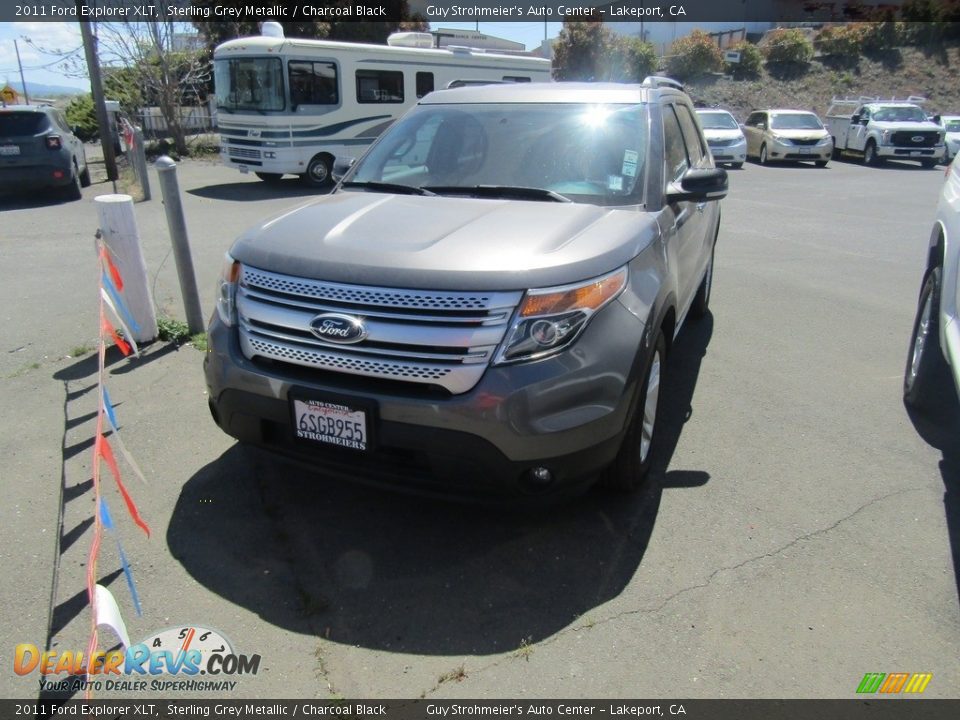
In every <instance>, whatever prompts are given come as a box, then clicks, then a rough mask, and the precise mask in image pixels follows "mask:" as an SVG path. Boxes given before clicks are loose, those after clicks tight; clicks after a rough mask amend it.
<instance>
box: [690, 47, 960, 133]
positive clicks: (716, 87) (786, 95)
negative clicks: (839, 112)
mask: <svg viewBox="0 0 960 720" xmlns="http://www.w3.org/2000/svg"><path fill="white" fill-rule="evenodd" d="M958 70H960V47H957V46H953V47H950V48H947V49H944V50H940V51H938V52H924V51H923V50H920V49H917V48H912V47H905V48H900V49H897V50H891V51H887V52H886V53H885V54H884V55H883V56H882V57H879V56H874V57H871V58H867V57H861V58H860V59H859V61H858V62H856V63H855V64H842V63H834V62H830V61H829V60H828V59H824V60H814V61H813V62H811V63H810V65H809V66H808V67H807V69H806V72H803V71H802V69H800V68H796V67H780V68H774V69H773V72H772V73H771V72H770V70H769V69H766V68H765V69H764V70H763V76H762V77H761V78H759V79H757V80H732V79H729V78H722V77H708V78H703V79H699V80H693V81H690V82H688V83H687V91H688V92H689V93H690V96H691V97H692V98H693V99H694V100H695V101H698V102H703V103H705V104H706V105H718V106H720V107H723V108H726V109H728V110H730V111H731V112H732V113H733V114H734V115H736V116H737V118H738V119H739V120H740V121H743V120H744V119H746V116H747V114H748V113H749V112H750V111H751V110H753V109H756V108H770V107H790V108H797V109H799V110H812V111H814V112H816V113H817V114H818V115H820V116H821V117H822V116H823V115H824V114H826V112H827V108H828V107H829V106H830V99H831V98H832V97H834V96H837V97H854V98H856V97H859V96H860V95H869V96H871V97H875V96H879V97H882V98H890V97H892V96H896V97H897V98H898V99H899V98H904V99H905V98H906V97H907V96H909V95H922V96H924V97H926V98H927V99H928V102H927V103H926V104H925V105H924V109H925V110H927V111H929V112H936V113H943V114H960V81H958V79H957V78H958Z"/></svg>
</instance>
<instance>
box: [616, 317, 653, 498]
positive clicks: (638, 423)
mask: <svg viewBox="0 0 960 720" xmlns="http://www.w3.org/2000/svg"><path fill="white" fill-rule="evenodd" d="M665 359H666V343H665V342H664V339H663V333H662V332H658V333H657V339H656V345H655V346H654V349H653V354H652V355H651V356H650V358H649V359H648V360H647V366H646V368H645V371H644V373H643V381H642V383H643V384H642V385H641V390H640V397H639V399H638V400H637V405H636V407H635V408H634V410H633V417H632V418H631V419H630V424H629V425H628V426H627V431H626V433H625V434H624V437H623V444H622V445H621V446H620V451H619V452H618V453H617V457H616V458H614V461H613V463H612V464H611V465H610V467H608V468H607V469H606V470H604V472H603V475H602V476H601V478H600V484H601V485H603V486H605V487H609V488H613V489H616V490H635V489H637V488H638V487H640V485H642V484H643V481H644V480H646V478H647V475H649V473H650V466H651V465H652V464H653V462H652V459H653V443H654V441H655V440H656V436H657V433H656V431H657V421H658V419H659V417H660V380H661V376H662V370H663V367H664V360H665Z"/></svg>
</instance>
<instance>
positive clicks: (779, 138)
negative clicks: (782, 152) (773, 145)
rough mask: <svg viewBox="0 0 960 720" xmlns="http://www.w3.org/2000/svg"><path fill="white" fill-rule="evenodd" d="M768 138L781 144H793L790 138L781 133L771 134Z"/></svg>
mask: <svg viewBox="0 0 960 720" xmlns="http://www.w3.org/2000/svg"><path fill="white" fill-rule="evenodd" d="M770 139H771V140H773V141H774V142H778V143H780V144H781V145H792V144H793V143H791V142H790V140H788V139H787V138H785V137H783V136H782V135H777V134H773V135H771V136H770Z"/></svg>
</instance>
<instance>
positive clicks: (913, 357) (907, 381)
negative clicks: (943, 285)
mask: <svg viewBox="0 0 960 720" xmlns="http://www.w3.org/2000/svg"><path fill="white" fill-rule="evenodd" d="M941 272H942V271H941V269H940V268H939V267H935V268H934V269H933V270H931V271H930V273H929V274H928V275H927V278H926V280H925V281H924V283H923V289H922V290H921V291H920V300H919V301H918V303H917V317H916V319H915V320H914V322H913V334H912V335H911V336H910V352H909V354H908V355H907V367H906V370H905V371H904V374H903V400H904V402H906V403H907V405H910V406H911V407H915V408H917V409H929V408H930V407H933V406H934V405H936V404H937V402H939V401H941V400H942V398H943V396H944V394H945V392H946V391H948V390H949V386H950V385H951V382H950V377H949V372H948V368H947V362H946V360H944V358H943V352H942V351H941V349H940V314H939V313H940V277H941Z"/></svg>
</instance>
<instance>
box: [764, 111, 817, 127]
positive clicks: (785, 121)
mask: <svg viewBox="0 0 960 720" xmlns="http://www.w3.org/2000/svg"><path fill="white" fill-rule="evenodd" d="M770 128H771V129H773V130H823V123H821V122H820V118H818V117H817V116H816V115H811V114H810V113H777V114H776V115H773V116H772V117H771V118H770Z"/></svg>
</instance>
